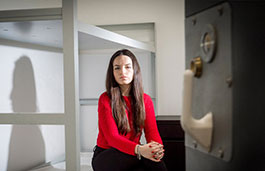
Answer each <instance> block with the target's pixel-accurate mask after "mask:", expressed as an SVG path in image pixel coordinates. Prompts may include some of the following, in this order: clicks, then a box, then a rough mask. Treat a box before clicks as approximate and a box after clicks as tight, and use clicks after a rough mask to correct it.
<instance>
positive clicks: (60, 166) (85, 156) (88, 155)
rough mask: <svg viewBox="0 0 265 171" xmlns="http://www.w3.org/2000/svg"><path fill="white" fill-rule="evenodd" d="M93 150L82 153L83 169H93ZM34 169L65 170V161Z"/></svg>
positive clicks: (40, 170) (42, 170) (82, 170)
mask: <svg viewBox="0 0 265 171" xmlns="http://www.w3.org/2000/svg"><path fill="white" fill-rule="evenodd" d="M92 155H93V153H92V152H85V153H80V168H81V171H93V169H92V166H91V159H92ZM32 171H65V161H63V162H59V163H56V164H53V165H49V166H45V167H42V168H39V169H34V170H32Z"/></svg>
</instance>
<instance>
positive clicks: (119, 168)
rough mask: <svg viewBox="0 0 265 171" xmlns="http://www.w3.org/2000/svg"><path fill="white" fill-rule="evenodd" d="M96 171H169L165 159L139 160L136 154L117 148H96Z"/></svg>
mask: <svg viewBox="0 0 265 171" xmlns="http://www.w3.org/2000/svg"><path fill="white" fill-rule="evenodd" d="M92 167H93V170H94V171H167V168H166V165H165V163H164V162H163V161H161V162H154V161H151V160H149V159H146V158H144V157H142V158H141V160H138V159H137V157H136V156H132V155H129V154H125V153H123V152H121V151H119V150H117V149H115V148H110V149H103V148H100V147H98V146H96V147H95V148H94V155H93V158H92Z"/></svg>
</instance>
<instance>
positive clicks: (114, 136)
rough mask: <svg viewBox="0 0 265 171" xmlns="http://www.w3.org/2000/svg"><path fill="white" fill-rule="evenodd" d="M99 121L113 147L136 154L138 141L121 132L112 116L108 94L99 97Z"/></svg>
mask: <svg viewBox="0 0 265 171" xmlns="http://www.w3.org/2000/svg"><path fill="white" fill-rule="evenodd" d="M98 122H99V127H101V131H102V133H103V135H104V137H105V138H106V140H107V142H108V144H109V145H110V146H111V147H113V148H116V149H118V150H120V151H121V152H124V153H127V154H130V155H135V146H136V145H137V143H135V142H133V141H130V140H128V139H126V138H125V137H123V136H121V135H120V134H119V131H118V128H117V125H116V123H115V120H114V118H113V116H112V110H111V106H110V100H109V97H108V96H107V94H102V95H101V96H100V98H99V105H98Z"/></svg>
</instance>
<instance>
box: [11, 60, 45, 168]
mask: <svg viewBox="0 0 265 171" xmlns="http://www.w3.org/2000/svg"><path fill="white" fill-rule="evenodd" d="M10 98H11V101H12V108H13V112H15V113H19V112H32V113H36V112H38V107H37V98H36V86H35V78H34V71H33V67H32V63H31V61H30V58H29V57H27V56H22V57H20V58H19V59H18V60H17V61H16V62H15V69H14V73H13V89H12V92H11V96H10ZM43 163H45V144H44V140H43V136H42V133H41V131H40V127H39V126H38V125H13V127H12V132H11V137H10V144H9V154H8V165H7V171H23V170H29V169H31V168H33V167H36V166H38V165H40V164H43Z"/></svg>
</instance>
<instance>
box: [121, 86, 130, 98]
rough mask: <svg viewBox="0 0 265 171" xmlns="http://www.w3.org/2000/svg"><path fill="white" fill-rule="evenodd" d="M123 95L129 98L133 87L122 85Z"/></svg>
mask: <svg viewBox="0 0 265 171" xmlns="http://www.w3.org/2000/svg"><path fill="white" fill-rule="evenodd" d="M120 88H121V93H122V95H123V96H129V95H130V91H131V85H130V84H129V85H120Z"/></svg>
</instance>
